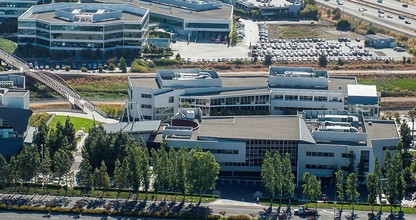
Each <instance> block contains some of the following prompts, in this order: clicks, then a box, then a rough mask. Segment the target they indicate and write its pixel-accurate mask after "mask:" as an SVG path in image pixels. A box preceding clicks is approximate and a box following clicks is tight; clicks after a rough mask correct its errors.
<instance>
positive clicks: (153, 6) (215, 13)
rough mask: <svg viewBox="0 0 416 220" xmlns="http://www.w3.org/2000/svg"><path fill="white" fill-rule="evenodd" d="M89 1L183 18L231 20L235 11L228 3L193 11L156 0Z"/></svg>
mask: <svg viewBox="0 0 416 220" xmlns="http://www.w3.org/2000/svg"><path fill="white" fill-rule="evenodd" d="M88 2H101V3H121V4H131V5H134V6H139V7H143V8H147V9H149V10H150V14H161V15H164V16H168V17H176V18H181V19H208V20H230V19H231V16H232V13H233V7H232V6H231V5H227V4H223V5H222V7H221V8H218V9H212V10H207V11H191V10H189V9H182V8H179V7H178V8H177V7H170V8H169V9H167V7H164V6H163V5H162V4H157V3H154V2H139V1H125V0H89V1H88ZM161 6H162V7H161ZM230 28H231V27H230Z"/></svg>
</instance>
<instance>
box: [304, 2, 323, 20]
mask: <svg viewBox="0 0 416 220" xmlns="http://www.w3.org/2000/svg"><path fill="white" fill-rule="evenodd" d="M299 15H300V17H302V18H311V19H314V20H319V9H318V7H317V6H316V5H314V4H307V5H306V6H305V8H303V9H302V10H301V11H300V13H299Z"/></svg>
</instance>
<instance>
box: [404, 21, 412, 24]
mask: <svg viewBox="0 0 416 220" xmlns="http://www.w3.org/2000/svg"><path fill="white" fill-rule="evenodd" d="M404 23H406V24H411V23H412V22H410V21H405V22H404Z"/></svg>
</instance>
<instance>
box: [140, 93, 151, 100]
mask: <svg viewBox="0 0 416 220" xmlns="http://www.w3.org/2000/svg"><path fill="white" fill-rule="evenodd" d="M142 98H145V99H151V98H152V95H151V94H142Z"/></svg>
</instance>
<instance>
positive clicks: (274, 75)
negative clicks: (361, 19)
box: [128, 67, 380, 121]
mask: <svg viewBox="0 0 416 220" xmlns="http://www.w3.org/2000/svg"><path fill="white" fill-rule="evenodd" d="M128 86H129V89H128V94H129V102H130V104H129V110H130V112H131V116H132V117H135V118H138V119H144V120H162V121H163V120H165V119H169V118H170V117H171V116H173V115H174V114H176V113H177V112H178V109H179V108H180V107H192V108H200V109H201V110H202V114H203V115H204V116H221V115H254V114H256V115H296V114H297V111H302V110H349V111H350V113H359V114H363V115H364V117H366V118H378V116H379V103H380V93H378V92H377V91H376V87H375V86H367V85H357V82H356V79H355V77H330V76H329V75H328V74H327V72H326V71H315V70H313V69H312V68H297V67H296V68H295V67H270V71H269V76H268V77H242V76H232V77H220V76H219V75H218V74H217V72H215V71H213V70H199V69H174V70H158V72H157V77H156V78H153V77H130V78H129V81H128ZM362 91H365V92H362Z"/></svg>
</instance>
